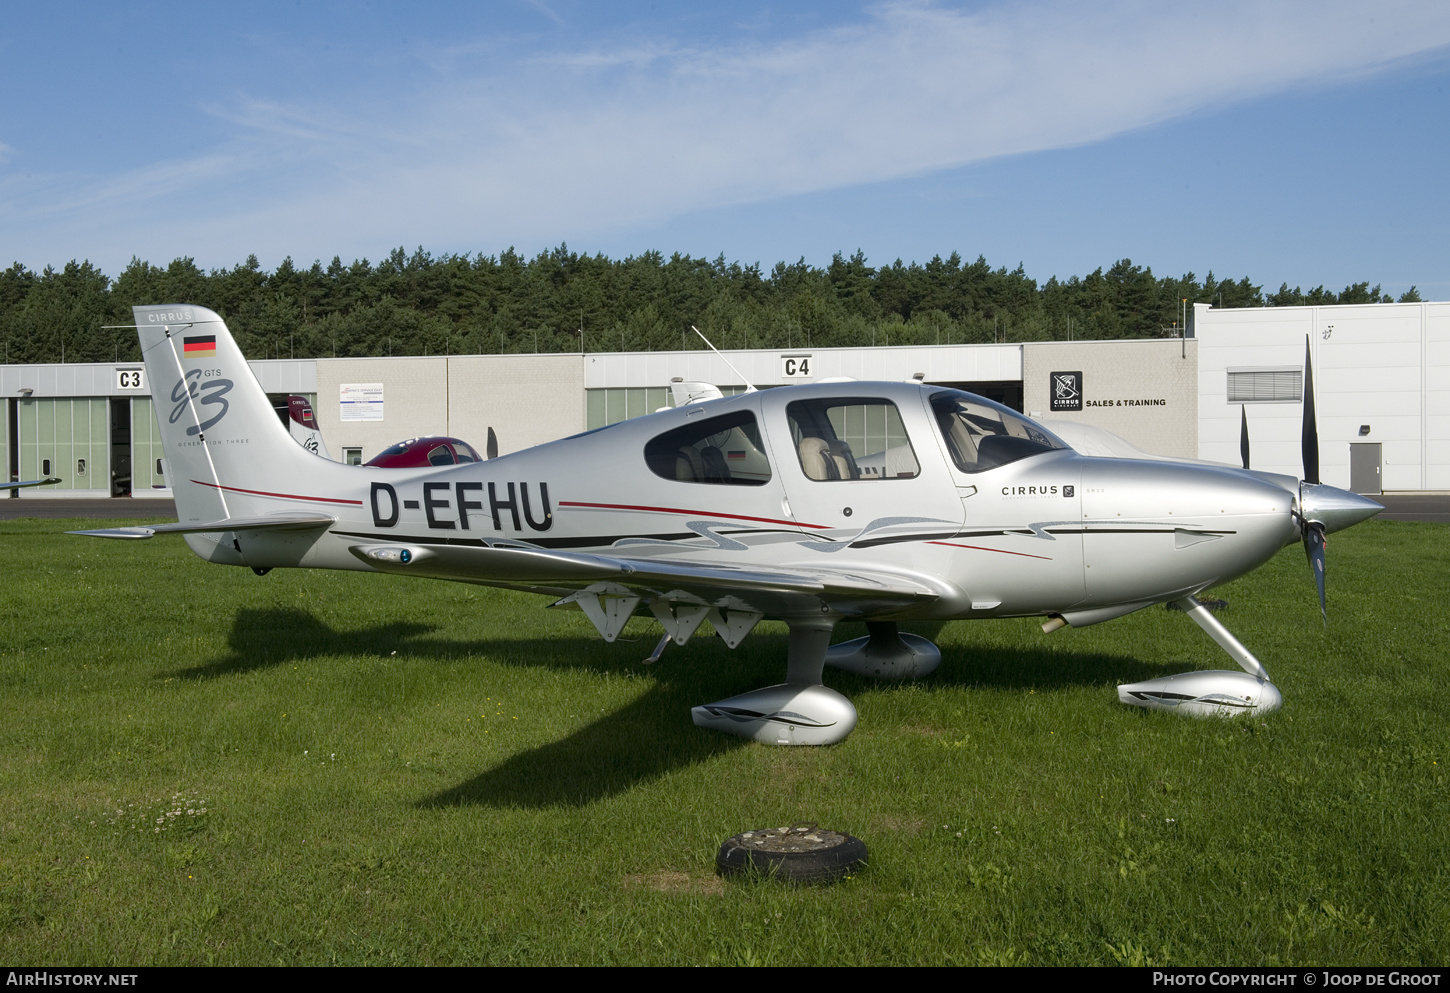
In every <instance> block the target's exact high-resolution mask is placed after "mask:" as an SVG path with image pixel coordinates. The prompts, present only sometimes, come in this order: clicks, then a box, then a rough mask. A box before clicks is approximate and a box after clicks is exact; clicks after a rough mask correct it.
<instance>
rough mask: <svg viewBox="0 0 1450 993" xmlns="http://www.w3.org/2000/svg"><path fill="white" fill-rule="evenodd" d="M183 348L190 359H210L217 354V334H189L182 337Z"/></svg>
mask: <svg viewBox="0 0 1450 993" xmlns="http://www.w3.org/2000/svg"><path fill="white" fill-rule="evenodd" d="M181 350H182V352H183V353H185V355H186V357H187V358H189V359H208V358H211V357H212V356H214V355H216V335H214V334H197V335H187V336H186V337H184V338H182V339H181Z"/></svg>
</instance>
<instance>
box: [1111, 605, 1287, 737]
mask: <svg viewBox="0 0 1450 993" xmlns="http://www.w3.org/2000/svg"><path fill="white" fill-rule="evenodd" d="M1177 603H1178V607H1179V609H1180V610H1182V611H1183V612H1184V613H1185V614H1187V615H1188V616H1189V617H1191V618H1193V620H1194V623H1196V624H1197V625H1198V626H1199V627H1201V628H1203V630H1204V631H1207V632H1208V636H1209V637H1210V638H1212V639H1213V640H1214V641H1216V642H1218V644H1219V647H1220V648H1222V649H1223V650H1224V651H1226V652H1228V654H1229V657H1230V658H1232V659H1233V660H1234V661H1235V662H1237V663H1238V664H1239V666H1240V667H1241V668H1242V669H1243V670H1244V671H1243V672H1234V671H1233V670H1221V669H1220V670H1210V671H1207V672H1185V673H1180V674H1179V675H1177V676H1164V677H1162V678H1161V679H1149V680H1147V681H1146V682H1142V683H1132V684H1130V685H1127V686H1119V687H1118V699H1119V700H1121V701H1122V702H1123V703H1128V704H1132V705H1133V706H1135V707H1146V708H1148V709H1149V710H1176V711H1178V712H1179V713H1184V714H1194V715H1198V716H1212V717H1227V716H1232V715H1233V714H1245V713H1268V712H1269V711H1271V710H1278V709H1279V708H1280V707H1282V706H1283V705H1284V697H1283V695H1282V694H1280V693H1279V688H1278V687H1277V686H1275V685H1274V684H1273V683H1272V682H1270V681H1269V672H1268V670H1267V669H1265V668H1264V666H1263V664H1262V663H1261V662H1259V660H1258V659H1256V658H1254V655H1253V653H1252V652H1250V651H1249V650H1248V649H1247V648H1245V647H1244V646H1243V643H1242V642H1240V641H1239V640H1238V639H1237V638H1235V637H1234V636H1233V634H1231V633H1230V632H1229V629H1228V628H1226V627H1224V626H1223V625H1222V624H1220V623H1219V620H1218V618H1217V617H1214V616H1213V614H1211V613H1209V611H1208V608H1207V607H1205V606H1204V605H1203V604H1201V603H1199V602H1198V601H1197V600H1195V599H1194V598H1193V597H1191V596H1188V597H1184V598H1183V599H1182V600H1179V601H1178V602H1177Z"/></svg>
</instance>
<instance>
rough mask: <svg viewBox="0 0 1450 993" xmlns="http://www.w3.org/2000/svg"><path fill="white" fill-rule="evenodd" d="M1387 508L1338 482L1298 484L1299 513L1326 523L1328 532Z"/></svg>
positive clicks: (1326, 531) (1347, 525)
mask: <svg viewBox="0 0 1450 993" xmlns="http://www.w3.org/2000/svg"><path fill="white" fill-rule="evenodd" d="M1384 509H1385V508H1384V506H1383V505H1382V504H1378V503H1375V502H1374V501H1373V500H1371V499H1369V498H1368V497H1363V496H1360V495H1359V494H1358V493H1351V492H1350V491H1349V490H1341V489H1340V488H1339V487H1337V486H1326V485H1324V484H1323V483H1304V484H1302V485H1301V486H1300V487H1299V513H1301V514H1302V515H1304V519H1305V520H1307V521H1316V522H1318V523H1320V524H1323V525H1324V531H1325V533H1326V534H1327V533H1331V532H1334V531H1343V530H1344V529H1345V528H1347V527H1352V526H1353V525H1355V524H1358V523H1359V522H1360V521H1367V520H1369V519H1370V518H1371V517H1373V516H1374V515H1375V514H1378V513H1379V512H1380V511H1382V510H1384Z"/></svg>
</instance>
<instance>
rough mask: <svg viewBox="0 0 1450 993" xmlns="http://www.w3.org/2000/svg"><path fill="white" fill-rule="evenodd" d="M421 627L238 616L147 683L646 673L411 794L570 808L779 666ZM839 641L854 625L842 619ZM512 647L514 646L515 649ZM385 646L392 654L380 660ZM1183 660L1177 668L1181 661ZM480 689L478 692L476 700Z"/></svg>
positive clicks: (944, 674) (652, 768)
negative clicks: (625, 700) (439, 784)
mask: <svg viewBox="0 0 1450 993" xmlns="http://www.w3.org/2000/svg"><path fill="white" fill-rule="evenodd" d="M941 626H942V625H939V624H936V625H909V626H908V627H909V628H910V630H912V631H913V633H919V634H921V635H923V636H925V637H931V638H935V637H936V636H937V634H938V632H939V630H940V628H941ZM436 630H437V628H436V626H434V625H429V624H418V623H408V622H396V623H392V624H385V625H380V626H378V627H372V628H366V629H363V630H359V631H337V630H334V629H333V628H331V627H329V626H328V625H327V624H325V623H324V622H322V621H320V620H318V619H317V618H316V617H314V616H313V615H312V614H310V613H308V612H307V611H305V610H299V609H296V608H265V609H255V608H246V609H243V610H239V611H238V612H237V614H236V618H235V620H234V622H233V625H232V630H231V632H230V634H229V635H228V638H227V644H228V647H229V649H230V651H229V652H228V654H227V655H225V656H223V657H222V658H219V659H216V660H214V661H211V662H207V663H204V664H202V665H197V666H192V667H189V668H186V669H181V670H177V671H173V672H167V673H161V674H159V677H160V678H165V677H172V678H185V679H218V678H223V677H226V676H233V675H242V674H246V673H251V672H259V671H263V670H266V669H270V668H275V667H278V666H281V665H283V664H287V663H295V662H298V661H305V660H308V659H312V658H321V657H326V656H348V655H352V656H363V657H366V656H375V657H389V658H393V657H395V658H396V659H397V660H399V661H407V660H414V661H416V660H431V661H436V662H438V663H440V664H445V663H446V664H448V665H450V666H457V665H459V664H460V663H461V662H466V661H467V660H468V659H470V658H487V659H490V660H491V661H492V662H493V663H494V664H501V665H514V666H520V667H523V666H528V667H537V668H546V669H567V670H579V669H588V670H592V671H595V672H599V673H600V674H616V675H622V674H629V675H634V676H638V675H648V676H649V677H650V678H652V679H653V680H654V685H653V686H652V687H651V688H650V689H649V690H647V691H646V692H645V693H643V694H641V695H640V696H639V697H638V698H636V699H635V700H633V701H632V702H630V703H629V704H626V705H625V706H623V707H620V708H617V709H615V710H612V711H610V712H608V713H604V714H601V715H600V716H599V717H598V718H597V719H595V720H593V721H592V722H590V723H589V724H587V725H585V726H583V727H581V728H579V729H578V730H576V731H574V732H573V733H571V734H568V735H566V736H565V737H563V738H561V739H559V740H558V741H554V742H550V743H549V744H547V745H543V746H540V747H538V748H533V749H530V750H528V751H525V752H521V753H519V754H517V755H514V756H512V757H510V758H509V759H507V760H505V761H504V762H502V763H500V764H499V765H497V766H495V767H493V768H491V769H487V770H485V771H483V772H480V773H479V774H478V775H476V776H473V777H472V778H470V779H467V780H465V781H463V782H461V783H459V784H458V785H456V786H454V787H452V788H450V789H447V790H443V791H441V792H439V793H436V794H434V795H433V796H430V797H425V798H423V799H421V800H419V801H418V805H419V806H420V807H424V808H435V807H448V806H457V805H460V804H477V805H483V806H501V807H502V806H526V807H543V806H557V805H565V806H582V805H585V804H588V803H591V802H593V801H595V800H598V799H601V798H604V797H608V796H612V795H615V794H618V793H621V792H624V791H626V790H628V789H630V788H631V787H633V786H635V785H637V784H638V783H641V782H645V781H648V780H651V779H655V778H657V777H659V776H662V775H666V774H667V773H669V772H670V771H671V770H674V769H678V768H683V767H685V766H689V765H692V764H694V763H696V762H700V761H703V760H705V759H708V758H710V757H712V756H714V755H718V754H721V753H723V752H727V751H733V750H734V749H737V748H741V747H744V746H746V744H747V742H746V741H745V740H743V739H739V738H735V737H733V736H727V735H722V734H718V733H714V732H711V731H708V730H703V729H700V728H696V727H695V726H694V725H693V724H692V723H691V722H690V708H691V707H693V706H695V705H697V704H700V703H703V702H706V701H709V700H715V699H721V698H724V697H728V696H730V695H731V694H734V693H737V692H739V691H740V689H741V688H742V687H749V686H753V685H759V684H760V681H761V679H762V678H768V674H770V673H778V672H779V664H780V659H781V658H782V657H783V656H784V655H785V651H786V636H785V635H784V634H770V633H763V632H762V633H758V634H757V635H756V636H755V637H753V638H752V639H751V640H750V642H749V643H748V644H747V645H745V646H742V647H741V648H739V649H737V650H736V651H734V652H731V651H729V650H728V649H726V648H725V646H724V645H723V644H719V643H716V642H715V641H713V640H707V639H703V638H702V639H700V641H698V642H694V643H692V645H691V646H690V647H687V648H684V649H679V648H672V649H671V650H669V651H667V652H666V653H665V655H664V657H663V658H662V659H661V660H660V662H658V663H656V664H655V665H653V666H649V667H646V666H644V665H643V663H642V662H641V659H642V657H643V656H644V655H645V654H647V653H648V651H649V650H650V648H652V647H653V642H652V639H650V638H641V639H639V640H637V641H634V642H629V641H626V640H624V639H621V640H620V641H618V642H616V643H614V644H613V645H609V644H605V643H603V642H600V641H597V640H595V639H592V638H585V637H562V638H559V637H556V638H550V639H546V640H536V641H529V642H521V641H519V640H516V639H503V638H500V639H488V640H473V641H459V640H446V639H437V638H428V639H424V638H422V636H424V635H428V634H431V633H433V632H434V631H436ZM842 634H843V636H845V637H852V636H854V634H855V632H853V631H851V630H850V629H849V627H843V631H842ZM521 648H524V649H526V650H525V651H521V650H520V649H521ZM942 651H943V663H942V666H941V668H940V669H938V670H937V671H936V672H935V673H933V674H932V675H931V676H930V677H929V678H928V679H926V680H924V681H923V683H922V685H924V686H926V687H962V688H969V689H984V690H990V689H1024V688H1028V687H1031V688H1034V689H1037V690H1039V691H1044V690H1045V691H1050V690H1053V689H1060V688H1066V687H1071V686H1084V685H1102V684H1104V683H1110V682H1114V681H1117V680H1122V679H1133V680H1136V679H1145V678H1150V677H1152V676H1155V675H1161V674H1162V667H1160V666H1154V665H1150V664H1148V663H1145V662H1142V661H1139V660H1137V659H1134V658H1131V657H1128V656H1122V655H1109V654H1104V653H1072V652H1063V651H1060V650H1059V651H1050V650H1048V649H1047V648H1045V647H1044V648H1042V649H1031V650H1027V651H1021V650H1018V649H1007V648H997V647H990V648H981V649H972V648H970V647H964V646H960V645H952V644H950V642H948V643H947V644H946V645H944V646H943V647H942ZM394 653H396V656H395V655H394ZM1184 667H1185V668H1188V667H1189V664H1188V663H1187V662H1186V661H1185V666H1184ZM830 681H831V683H832V684H833V685H835V686H836V687H837V688H838V689H839V690H840V691H841V692H843V693H845V694H847V695H848V696H854V697H857V698H859V697H861V696H863V695H866V694H870V693H891V692H895V691H897V689H898V688H899V687H901V686H903V685H906V684H900V683H888V682H881V681H877V680H872V679H867V678H864V677H861V676H855V675H851V674H849V673H844V672H835V673H832V674H831V676H830ZM484 689H485V688H483V687H480V689H479V694H480V695H483V691H484Z"/></svg>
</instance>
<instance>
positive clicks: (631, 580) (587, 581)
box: [351, 543, 941, 616]
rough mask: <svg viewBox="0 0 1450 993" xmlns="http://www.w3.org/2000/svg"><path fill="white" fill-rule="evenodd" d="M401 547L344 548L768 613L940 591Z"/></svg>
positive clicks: (563, 585) (464, 548)
mask: <svg viewBox="0 0 1450 993" xmlns="http://www.w3.org/2000/svg"><path fill="white" fill-rule="evenodd" d="M406 550H407V551H408V552H409V554H408V556H407V557H406V560H404V556H403V555H402V552H403V551H404V546H401V545H399V546H393V545H385V544H381V543H377V544H372V543H369V544H359V545H354V546H352V548H351V551H352V553H353V554H354V555H355V556H357V557H358V558H359V559H361V560H363V561H364V562H367V563H368V564H369V565H372V566H373V567H375V568H377V569H379V570H381V571H384V572H393V573H399V574H403V573H409V572H413V573H418V574H423V575H428V576H434V577H437V578H444V579H458V580H464V581H471V582H478V583H488V584H495V585H506V586H520V587H527V588H533V589H540V590H549V591H556V592H568V591H571V590H583V589H587V588H591V587H594V586H595V585H597V584H605V585H607V586H608V587H612V588H618V589H620V590H621V592H622V591H624V590H628V591H631V592H633V593H635V594H638V595H639V596H641V597H643V598H658V597H664V598H666V599H671V600H680V601H685V602H694V603H699V604H709V605H712V606H719V605H721V603H722V602H724V601H730V602H732V603H734V604H738V605H739V606H741V607H749V608H752V609H755V610H757V611H759V612H760V613H763V614H767V615H773V616H779V615H780V613H782V612H785V611H787V610H799V609H800V606H801V604H802V602H803V598H810V599H811V600H812V601H815V602H817V603H822V604H828V605H830V606H831V607H833V608H834V609H836V610H838V611H840V612H842V613H846V614H855V613H860V612H865V611H868V610H869V611H873V612H880V611H882V610H893V609H905V608H906V607H910V606H916V605H919V604H922V603H926V602H930V601H932V600H936V599H937V598H938V597H940V595H941V593H940V591H939V590H937V589H935V588H933V587H931V586H929V585H927V584H926V583H925V582H918V581H916V580H914V579H912V578H910V577H906V576H901V575H898V574H895V573H887V572H873V571H869V570H861V569H853V570H846V571H837V570H825V569H822V570H816V569H794V568H785V569H773V568H760V567H755V568H739V567H733V566H729V565H721V564H715V563H698V562H683V561H678V560H674V559H667V558H647V557H628V556H620V555H598V554H587V553H582V552H568V551H560V550H557V549H546V548H534V547H528V546H523V545H508V546H501V545H431V546H425V547H419V546H412V545H409V546H406Z"/></svg>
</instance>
